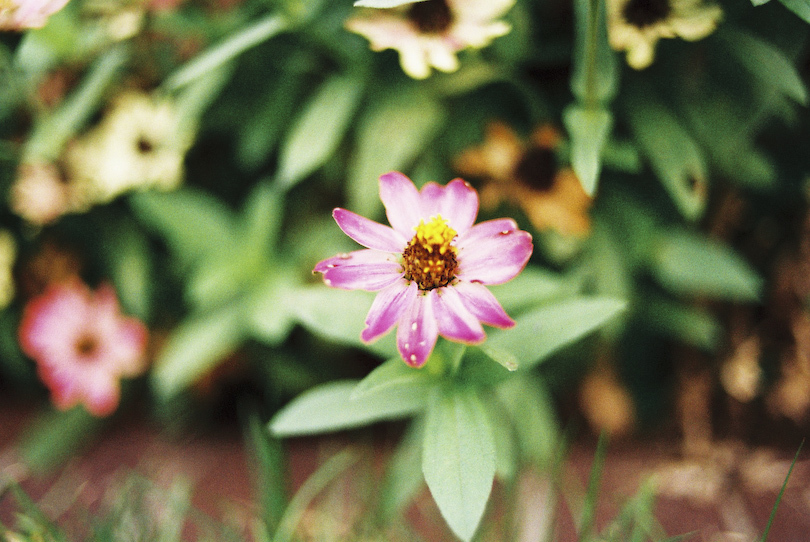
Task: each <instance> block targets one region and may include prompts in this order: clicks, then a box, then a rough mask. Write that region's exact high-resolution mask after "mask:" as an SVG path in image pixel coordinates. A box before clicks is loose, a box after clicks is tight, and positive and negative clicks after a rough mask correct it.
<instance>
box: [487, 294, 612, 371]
mask: <svg viewBox="0 0 810 542" xmlns="http://www.w3.org/2000/svg"><path fill="white" fill-rule="evenodd" d="M625 307H626V303H625V302H624V301H622V300H619V299H614V298H611V297H580V298H574V299H568V300H565V301H561V302H559V303H553V304H549V305H545V306H543V307H540V308H538V309H535V310H533V311H530V312H527V313H524V314H522V315H520V316H518V317H517V318H515V321H516V322H517V325H515V327H513V328H511V329H506V330H498V331H493V332H492V333H491V336H490V338H489V340H488V341H487V342H486V343H485V344H486V347H487V348H492V349H494V350H496V351H500V352H508V353H510V354H511V355H512V356H514V360H515V362H516V363H518V364H519V367H520V369H527V368H529V367H532V366H533V365H536V364H537V363H539V362H540V361H542V360H543V359H544V358H546V357H547V356H549V355H550V354H552V353H554V352H555V351H557V350H559V349H560V348H562V347H563V346H566V345H568V344H570V343H572V342H574V341H576V340H578V339H580V338H581V337H583V336H585V335H587V334H588V333H590V332H592V331H594V330H596V329H598V328H599V327H601V326H602V325H604V324H605V323H606V322H607V321H608V320H610V319H611V318H613V317H615V316H616V315H617V314H619V313H620V312H622V311H623V310H624V309H625Z"/></svg>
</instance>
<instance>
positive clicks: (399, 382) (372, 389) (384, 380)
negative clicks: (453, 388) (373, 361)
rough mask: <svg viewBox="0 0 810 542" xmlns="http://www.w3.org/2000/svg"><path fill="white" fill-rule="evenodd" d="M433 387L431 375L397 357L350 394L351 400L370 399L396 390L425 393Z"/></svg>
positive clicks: (387, 362)
mask: <svg viewBox="0 0 810 542" xmlns="http://www.w3.org/2000/svg"><path fill="white" fill-rule="evenodd" d="M434 385H435V380H434V377H433V375H432V374H431V373H429V372H427V371H422V370H420V369H414V368H413V367H411V366H409V365H408V364H406V363H405V362H404V361H402V358H400V357H399V356H397V357H395V358H392V359H389V360H388V361H386V362H385V363H383V364H382V365H380V366H379V367H377V368H376V369H374V370H373V371H371V372H370V373H369V374H368V376H367V377H365V378H364V379H363V380H361V381H360V383H359V384H358V385H357V387H356V388H355V389H354V391H353V392H352V399H360V398H364V397H370V396H373V395H375V394H378V393H386V392H387V390H391V389H396V388H400V389H410V390H412V392H413V393H427V392H428V391H429V390H430V388H432V387H433V386H434Z"/></svg>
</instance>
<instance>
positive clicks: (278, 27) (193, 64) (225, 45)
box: [161, 14, 289, 92]
mask: <svg viewBox="0 0 810 542" xmlns="http://www.w3.org/2000/svg"><path fill="white" fill-rule="evenodd" d="M288 27H289V22H288V21H287V19H286V18H284V17H282V16H281V15H277V14H270V15H267V16H265V17H264V18H262V19H259V20H258V21H256V22H254V23H253V24H251V25H249V26H247V27H245V28H242V29H240V30H238V31H236V32H234V33H233V34H231V35H230V36H229V37H228V38H227V39H225V40H223V41H222V42H220V43H217V44H216V45H214V46H212V47H210V48H208V49H206V50H205V51H204V52H203V53H201V54H200V55H198V56H196V57H194V58H193V59H192V60H190V61H189V62H187V63H186V64H184V65H182V66H181V67H180V68H178V69H177V70H176V71H174V72H172V73H171V74H170V75H169V76H168V77H166V79H165V80H164V81H163V84H162V85H161V90H163V91H165V92H174V91H176V90H179V89H180V88H182V87H184V86H186V85H188V84H189V83H191V82H193V81H196V80H197V79H199V78H200V77H204V76H206V75H207V74H208V73H210V72H212V71H214V70H216V69H218V68H220V67H222V66H224V65H225V64H227V63H229V62H231V61H232V60H233V59H235V58H236V57H237V56H239V55H241V54H242V53H244V52H245V51H247V50H248V49H251V48H253V47H255V46H257V45H259V44H260V43H262V42H263V41H266V40H268V39H270V38H272V37H273V36H275V35H277V34H279V33H280V32H283V31H284V30H286V29H287V28H288Z"/></svg>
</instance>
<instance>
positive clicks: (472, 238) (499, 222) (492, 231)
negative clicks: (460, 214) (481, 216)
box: [457, 218, 520, 246]
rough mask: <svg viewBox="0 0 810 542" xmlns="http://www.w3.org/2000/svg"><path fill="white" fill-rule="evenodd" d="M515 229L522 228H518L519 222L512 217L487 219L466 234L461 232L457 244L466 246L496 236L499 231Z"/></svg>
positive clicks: (507, 231) (504, 231)
mask: <svg viewBox="0 0 810 542" xmlns="http://www.w3.org/2000/svg"><path fill="white" fill-rule="evenodd" d="M513 231H520V228H518V225H517V222H515V221H514V220H512V219H511V218H496V219H495V220H487V221H486V222H480V223H478V224H476V225H475V226H473V227H472V228H470V229H469V230H468V231H467V232H465V233H464V234H459V236H458V243H457V244H458V246H465V245H469V244H471V243H474V242H476V241H478V240H481V239H485V238H487V237H493V236H496V235H498V234H499V233H500V234H505V233H509V232H513Z"/></svg>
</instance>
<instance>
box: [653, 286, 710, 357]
mask: <svg viewBox="0 0 810 542" xmlns="http://www.w3.org/2000/svg"><path fill="white" fill-rule="evenodd" d="M645 302H646V306H645V307H644V308H643V309H642V317H643V319H644V321H645V322H647V323H648V324H649V325H651V326H653V327H654V328H656V329H658V330H659V331H661V332H663V333H666V334H667V335H669V336H671V337H673V338H675V339H679V340H681V341H683V342H685V343H687V344H691V345H693V346H697V347H698V348H702V349H704V350H707V351H710V352H711V351H713V350H715V349H716V348H717V346H718V344H719V341H720V338H721V337H722V332H723V328H722V326H721V325H720V323H719V322H718V321H717V319H716V318H715V317H714V316H713V315H712V314H711V313H710V312H709V311H706V310H704V309H701V308H698V307H691V306H687V305H684V304H682V303H679V302H676V301H670V300H668V299H664V298H663V297H661V298H657V297H651V296H647V297H646V299H645Z"/></svg>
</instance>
